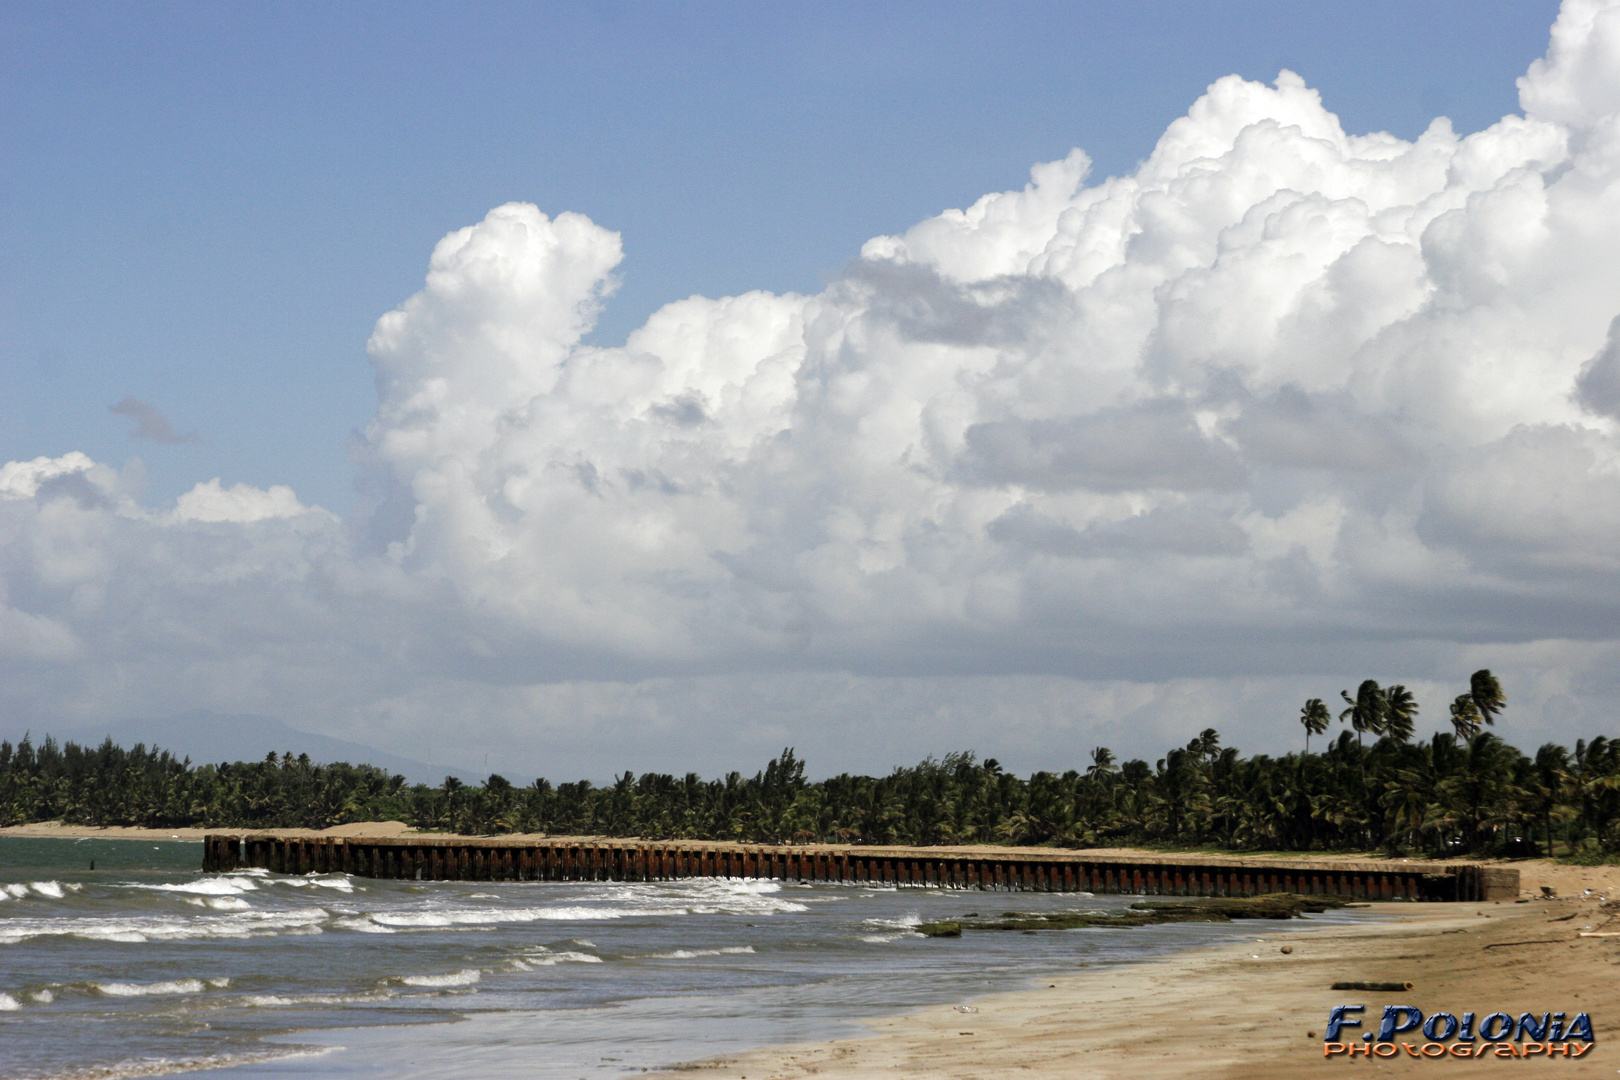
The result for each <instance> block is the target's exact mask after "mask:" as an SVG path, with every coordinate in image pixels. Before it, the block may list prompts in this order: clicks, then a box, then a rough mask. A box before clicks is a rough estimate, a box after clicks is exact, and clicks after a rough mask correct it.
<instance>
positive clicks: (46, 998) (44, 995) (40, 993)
mask: <svg viewBox="0 0 1620 1080" xmlns="http://www.w3.org/2000/svg"><path fill="white" fill-rule="evenodd" d="M28 996H29V997H30V998H31V999H33V1000H34V1001H37V1002H39V1003H40V1004H41V1005H49V1004H50V1003H51V1002H53V1001H55V1000H56V995H55V994H54V993H52V992H51V991H49V990H35V991H34V992H33V993H31V994H29V995H28Z"/></svg>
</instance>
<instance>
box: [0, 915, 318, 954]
mask: <svg viewBox="0 0 1620 1080" xmlns="http://www.w3.org/2000/svg"><path fill="white" fill-rule="evenodd" d="M330 917H331V916H330V913H329V912H327V911H326V910H325V909H324V908H318V907H316V908H297V909H294V910H292V911H280V912H267V911H245V912H241V913H239V914H234V915H203V916H197V917H195V918H186V917H183V916H167V915H165V916H155V917H151V918H123V919H116V918H77V919H62V918H57V919H10V920H6V921H3V922H0V945H15V944H17V943H18V942H22V941H29V940H32V939H34V938H42V937H68V938H79V939H81V940H85V941H118V942H134V943H139V942H146V941H188V940H198V939H205V938H254V937H274V936H277V935H280V934H319V933H320V932H321V926H320V924H321V923H323V922H325V921H326V920H327V919H328V918H330Z"/></svg>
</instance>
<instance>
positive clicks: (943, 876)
mask: <svg viewBox="0 0 1620 1080" xmlns="http://www.w3.org/2000/svg"><path fill="white" fill-rule="evenodd" d="M239 867H262V868H264V869H266V870H272V871H275V872H277V873H284V874H311V873H316V874H324V873H346V874H356V875H359V876H361V877H376V878H400V879H406V880H419V881H668V880H674V879H679V878H689V877H724V878H771V879H775V880H780V881H844V882H867V881H870V882H881V883H886V884H892V885H917V886H930V887H937V888H957V889H960V888H973V889H1005V890H1013V891H1018V890H1039V891H1052V892H1091V893H1130V894H1142V895H1145V896H1255V895H1258V894H1261V893H1271V892H1292V893H1303V894H1305V895H1309V896H1350V897H1355V898H1357V899H1365V900H1512V899H1517V898H1518V895H1519V872H1518V871H1517V870H1512V869H1505V868H1500V867H1487V866H1481V865H1479V864H1477V863H1414V862H1344V861H1339V860H1327V859H1323V860H1306V859H1245V858H1237V857H1222V856H1206V855H1182V854H1165V855H1163V856H1156V855H1155V856H1144V855H1125V854H1110V853H1109V852H1108V851H1107V849H1103V848H1093V849H1089V850H1083V851H1063V850H1055V849H1051V848H895V847H865V846H860V845H856V846H851V847H836V846H832V845H804V846H797V845H795V846H776V845H763V844H716V843H708V842H700V841H685V840H669V841H654V842H646V841H636V840H602V839H584V838H568V837H532V838H531V837H499V836H497V837H480V838H469V837H446V836H391V837H386V838H382V837H379V838H368V837H360V836H348V837H335V836H322V835H320V834H299V835H287V834H275V833H246V834H228V833H216V834H210V835H209V836H208V837H207V838H206V839H205V840H204V841H203V869H204V870H207V871H213V872H225V871H230V870H235V869H237V868H239Z"/></svg>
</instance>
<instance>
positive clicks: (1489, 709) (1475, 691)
mask: <svg viewBox="0 0 1620 1080" xmlns="http://www.w3.org/2000/svg"><path fill="white" fill-rule="evenodd" d="M1468 696H1469V697H1471V698H1473V699H1474V708H1476V709H1478V710H1479V716H1480V719H1481V720H1483V721H1485V723H1487V724H1490V725H1492V726H1494V725H1495V724H1496V714H1497V713H1499V712H1501V711H1502V710H1503V709H1505V708H1507V695H1506V694H1504V693H1502V684H1501V683H1499V682H1497V681H1496V676H1495V675H1492V674H1491V669H1490V668H1480V669H1479V670H1478V671H1476V672H1474V673H1473V674H1472V675H1470V676H1469V677H1468Z"/></svg>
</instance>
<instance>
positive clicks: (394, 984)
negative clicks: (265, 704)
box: [0, 837, 1365, 1080]
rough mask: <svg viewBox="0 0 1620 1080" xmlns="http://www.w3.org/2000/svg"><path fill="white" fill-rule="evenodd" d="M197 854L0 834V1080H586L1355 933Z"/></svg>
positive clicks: (976, 896) (1019, 904)
mask: <svg viewBox="0 0 1620 1080" xmlns="http://www.w3.org/2000/svg"><path fill="white" fill-rule="evenodd" d="M201 858H202V848H201V845H200V844H196V843H182V842H170V843H158V842H153V841H138V840H104V839H99V838H98V839H84V840H63V839H34V838H22V837H0V1075H3V1076H5V1077H16V1078H30V1080H34V1078H38V1080H44V1078H51V1080H65V1078H80V1080H91V1078H94V1080H118V1078H122V1077H138V1076H173V1075H179V1076H184V1075H189V1074H192V1073H198V1074H203V1073H206V1074H208V1075H211V1076H216V1077H222V1076H228V1077H232V1078H237V1080H248V1078H253V1080H257V1078H270V1077H276V1078H283V1077H286V1078H290V1077H321V1078H326V1077H343V1078H349V1077H353V1078H374V1077H375V1078H381V1077H396V1076H400V1075H411V1076H414V1077H436V1076H443V1077H458V1078H488V1080H499V1078H506V1077H519V1076H521V1077H525V1078H533V1080H552V1078H557V1080H572V1078H603V1080H606V1078H610V1077H614V1076H618V1075H622V1074H624V1073H629V1072H636V1073H639V1072H640V1071H642V1070H643V1069H648V1068H657V1067H659V1066H668V1065H673V1064H677V1063H679V1062H683V1061H691V1060H695V1059H699V1058H704V1057H710V1056H713V1055H716V1054H722V1053H731V1052H735V1051H738V1050H742V1049H746V1048H749V1047H753V1046H759V1045H763V1044H767V1043H776V1042H788V1041H799V1040H807V1039H825V1038H837V1037H845V1036H850V1035H855V1034H860V1033H861V1032H862V1031H863V1030H864V1029H863V1028H861V1027H860V1025H859V1021H860V1020H861V1019H862V1018H865V1017H872V1016H877V1015H884V1014H891V1013H895V1012H900V1011H903V1010H906V1009H908V1008H914V1007H918V1006H924V1005H931V1004H939V1003H955V1002H966V1001H967V1000H968V999H970V998H972V997H974V996H975V995H982V994H985V993H990V992H995V991H1002V990H1015V989H1022V988H1025V987H1028V986H1032V985H1034V984H1036V983H1037V982H1038V981H1039V980H1040V979H1041V978H1042V977H1043V976H1048V975H1051V974H1054V973H1060V972H1067V971H1072V970H1074V969H1075V968H1077V967H1079V966H1081V965H1090V966H1099V965H1105V964H1118V963H1129V962H1135V961H1141V960H1146V959H1151V958H1153V957H1154V956H1159V955H1164V954H1166V953H1169V952H1173V951H1178V950H1182V949H1187V948H1192V947H1196V946H1199V945H1203V944H1211V943H1214V942H1218V941H1224V940H1232V939H1234V938H1238V939H1241V938H1248V939H1254V938H1257V937H1260V938H1275V937H1276V936H1278V935H1279V934H1282V933H1288V932H1291V931H1295V930H1303V929H1309V928H1311V927H1313V926H1323V925H1331V924H1335V923H1343V922H1347V921H1355V920H1357V919H1358V918H1365V916H1363V915H1359V914H1358V913H1356V912H1333V913H1328V914H1324V915H1318V916H1314V917H1312V919H1310V920H1308V921H1295V922H1292V923H1287V924H1279V923H1270V922H1268V923H1254V922H1249V923H1231V924H1209V923H1200V924H1181V925H1173V924H1172V925H1163V926H1153V927H1144V928H1140V929H1134V930H1096V929H1088V930H1070V931H1046V932H1042V933H1038V934H1023V933H1012V932H985V933H972V932H969V933H968V934H967V935H966V936H964V937H962V938H946V939H930V938H924V937H922V936H921V935H919V934H917V933H915V932H913V931H912V930H911V929H910V928H911V927H913V926H915V925H917V923H919V922H921V921H929V920H935V919H943V918H953V917H957V916H962V915H965V914H967V913H969V912H977V913H980V914H984V915H989V914H992V913H1000V912H1002V911H1009V910H1018V911H1060V910H1075V909H1081V910H1116V909H1120V908H1124V907H1126V906H1128V905H1129V904H1130V903H1131V902H1132V901H1133V900H1134V899H1136V898H1135V897H1129V896H1106V897H1105V896H1090V895H1089V894H1072V893H1070V894H1061V893H1055V894H1054V893H989V892H976V891H953V890H940V889H922V888H905V889H896V888H892V887H876V888H874V887H871V886H867V885H848V884H846V885H834V884H814V885H809V884H807V885H793V884H786V883H778V882H770V881H726V880H718V879H689V880H685V881H679V882H669V883H662V884H640V883H637V884H630V883H623V884H619V883H607V882H574V883H559V882H414V881H378V880H372V879H368V878H354V877H348V876H345V875H342V874H324V875H308V876H303V877H296V876H287V875H279V874H271V873H268V872H264V871H259V870H252V871H238V872H234V873H229V874H203V873H202V872H200V871H199V870H198V869H197V867H198V866H199V865H200V863H201ZM92 860H93V861H94V863H95V869H93V870H92V869H90V864H91V861H92ZM219 1070H223V1071H219Z"/></svg>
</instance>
